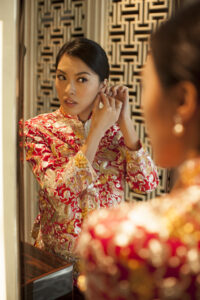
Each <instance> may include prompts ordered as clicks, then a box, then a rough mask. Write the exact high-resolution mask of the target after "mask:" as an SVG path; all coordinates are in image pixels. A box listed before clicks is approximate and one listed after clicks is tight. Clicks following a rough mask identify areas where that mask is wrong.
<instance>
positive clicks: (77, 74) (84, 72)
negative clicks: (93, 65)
mask: <svg viewBox="0 0 200 300" xmlns="http://www.w3.org/2000/svg"><path fill="white" fill-rule="evenodd" d="M56 71H59V72H61V73H63V74H67V73H66V72H64V71H62V70H60V69H57V70H56ZM83 74H87V75H91V74H90V73H89V72H86V71H82V72H79V73H76V74H75V75H76V76H79V75H83Z"/></svg>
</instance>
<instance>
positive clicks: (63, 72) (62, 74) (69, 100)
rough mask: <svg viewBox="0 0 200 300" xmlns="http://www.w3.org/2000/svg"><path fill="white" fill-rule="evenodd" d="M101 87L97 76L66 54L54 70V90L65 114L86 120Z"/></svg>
mask: <svg viewBox="0 0 200 300" xmlns="http://www.w3.org/2000/svg"><path fill="white" fill-rule="evenodd" d="M102 87H103V83H100V80H99V76H98V75H97V74H96V73H94V72H93V71H92V70H91V69H90V68H89V67H88V66H87V65H86V64H85V63H84V62H83V61H82V60H81V59H79V58H77V57H74V56H70V55H66V54H64V55H63V56H62V57H61V59H60V61H59V64H58V67H57V70H56V90H57V94H58V98H59V100H60V104H61V106H62V108H63V109H64V111H65V112H66V113H67V114H70V115H78V116H79V117H80V119H81V120H83V121H85V120H87V118H88V116H89V114H90V113H91V111H92V107H93V103H94V100H95V98H96V96H97V94H98V92H99V91H100V89H101V88H102Z"/></svg>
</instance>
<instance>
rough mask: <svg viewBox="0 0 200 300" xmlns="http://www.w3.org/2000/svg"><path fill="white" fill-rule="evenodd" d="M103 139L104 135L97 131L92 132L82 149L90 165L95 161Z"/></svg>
mask: <svg viewBox="0 0 200 300" xmlns="http://www.w3.org/2000/svg"><path fill="white" fill-rule="evenodd" d="M102 137H103V133H101V132H99V131H97V130H91V131H90V133H89V135H88V137H87V139H86V141H85V144H84V145H83V146H82V148H81V151H82V153H83V154H84V155H85V156H86V157H87V159H88V161H89V162H90V163H92V162H93V160H94V157H95V154H96V152H97V149H98V146H99V143H100V140H101V138H102Z"/></svg>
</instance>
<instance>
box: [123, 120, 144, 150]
mask: <svg viewBox="0 0 200 300" xmlns="http://www.w3.org/2000/svg"><path fill="white" fill-rule="evenodd" d="M119 125H120V130H121V132H122V134H123V137H124V142H125V145H126V146H127V147H128V148H129V149H130V150H132V151H137V150H139V148H140V144H139V138H138V136H137V133H136V131H135V128H134V126H133V122H132V120H131V119H130V118H127V119H124V120H122V121H120V124H119Z"/></svg>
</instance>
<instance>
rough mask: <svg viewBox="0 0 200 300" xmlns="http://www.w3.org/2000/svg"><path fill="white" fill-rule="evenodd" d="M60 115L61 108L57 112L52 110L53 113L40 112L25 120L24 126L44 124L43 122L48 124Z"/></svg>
mask: <svg viewBox="0 0 200 300" xmlns="http://www.w3.org/2000/svg"><path fill="white" fill-rule="evenodd" d="M58 115H59V110H56V111H55V112H51V113H45V114H40V115H38V116H36V117H33V118H31V119H29V120H27V121H25V122H24V126H25V127H26V126H36V125H42V124H46V123H47V122H48V123H51V122H53V123H54V122H55V121H56V119H57V118H58Z"/></svg>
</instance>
